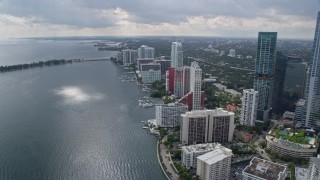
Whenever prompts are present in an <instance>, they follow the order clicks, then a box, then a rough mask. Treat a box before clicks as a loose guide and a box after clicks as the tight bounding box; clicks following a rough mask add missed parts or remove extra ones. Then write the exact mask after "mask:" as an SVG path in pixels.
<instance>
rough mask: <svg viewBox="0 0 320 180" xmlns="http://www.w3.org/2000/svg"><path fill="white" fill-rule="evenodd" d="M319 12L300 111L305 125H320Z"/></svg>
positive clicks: (319, 13)
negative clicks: (302, 107) (302, 109)
mask: <svg viewBox="0 0 320 180" xmlns="http://www.w3.org/2000/svg"><path fill="white" fill-rule="evenodd" d="M319 26H320V12H318V18H317V25H316V30H315V34H314V41H313V57H312V61H311V64H310V69H309V71H308V80H307V86H306V94H305V98H306V103H305V106H304V107H305V108H304V111H303V113H302V117H303V122H302V125H304V126H306V127H319V126H320V60H319V59H320V50H319V48H320V45H319V43H320V27H319Z"/></svg>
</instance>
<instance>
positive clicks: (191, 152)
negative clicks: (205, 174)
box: [181, 143, 220, 169]
mask: <svg viewBox="0 0 320 180" xmlns="http://www.w3.org/2000/svg"><path fill="white" fill-rule="evenodd" d="M219 147H220V144H219V143H206V144H195V145H190V146H182V147H181V151H182V152H181V162H182V164H183V165H184V166H186V167H187V168H188V169H190V168H194V169H196V168H197V157H198V156H201V155H203V154H206V153H208V152H210V151H213V150H214V149H215V148H219Z"/></svg>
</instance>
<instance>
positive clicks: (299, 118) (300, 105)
mask: <svg viewBox="0 0 320 180" xmlns="http://www.w3.org/2000/svg"><path fill="white" fill-rule="evenodd" d="M305 104H306V100H305V99H299V101H298V102H297V103H296V109H295V115H294V120H295V121H296V122H297V125H298V126H301V125H302V123H303V122H304V121H302V119H303V116H302V114H303V112H304V107H305Z"/></svg>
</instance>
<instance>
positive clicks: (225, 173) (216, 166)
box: [197, 145, 233, 180]
mask: <svg viewBox="0 0 320 180" xmlns="http://www.w3.org/2000/svg"><path fill="white" fill-rule="evenodd" d="M232 156H233V154H232V150H231V149H228V148H225V147H223V146H221V145H219V146H216V147H215V148H214V150H212V151H210V152H208V153H206V154H203V155H201V156H198V157H197V175H198V176H199V177H200V179H201V180H212V179H219V180H220V179H225V180H228V179H229V177H230V173H231V158H232Z"/></svg>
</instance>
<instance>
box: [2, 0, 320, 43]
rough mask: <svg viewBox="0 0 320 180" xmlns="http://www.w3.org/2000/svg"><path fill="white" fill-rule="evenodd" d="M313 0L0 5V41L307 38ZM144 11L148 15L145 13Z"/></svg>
mask: <svg viewBox="0 0 320 180" xmlns="http://www.w3.org/2000/svg"><path fill="white" fill-rule="evenodd" d="M319 4H320V3H319V2H318V1H315V0H314V1H310V2H308V3H305V2H303V1H298V0H295V1H289V0H282V1H276V0H272V1H249V0H243V1H241V3H240V2H236V1H232V0H224V1H217V0H211V1H209V0H202V1H188V2H186V3H183V4H182V3H178V2H171V1H170V2H169V1H154V2H153V3H145V1H140V0H138V1H134V2H131V1H121V2H118V1H111V2H110V1H106V2H101V1H96V0H95V1H85V0H81V1H73V0H69V1H59V0H55V1H47V0H45V1H36V0H31V1H27V2H20V1H19V0H10V1H9V0H2V1H0V26H1V27H5V28H1V30H0V37H39V36H40V37H41V36H142V35H144V36H145V35H147V36H177V35H179V36H198V35H201V36H220V37H256V34H257V33H258V32H259V31H276V32H278V34H279V37H281V38H293V39H312V38H313V36H312V34H313V30H314V27H315V24H314V21H315V17H316V14H317V11H318V10H319V7H320V5H319ZM146 9H148V11H146Z"/></svg>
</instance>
